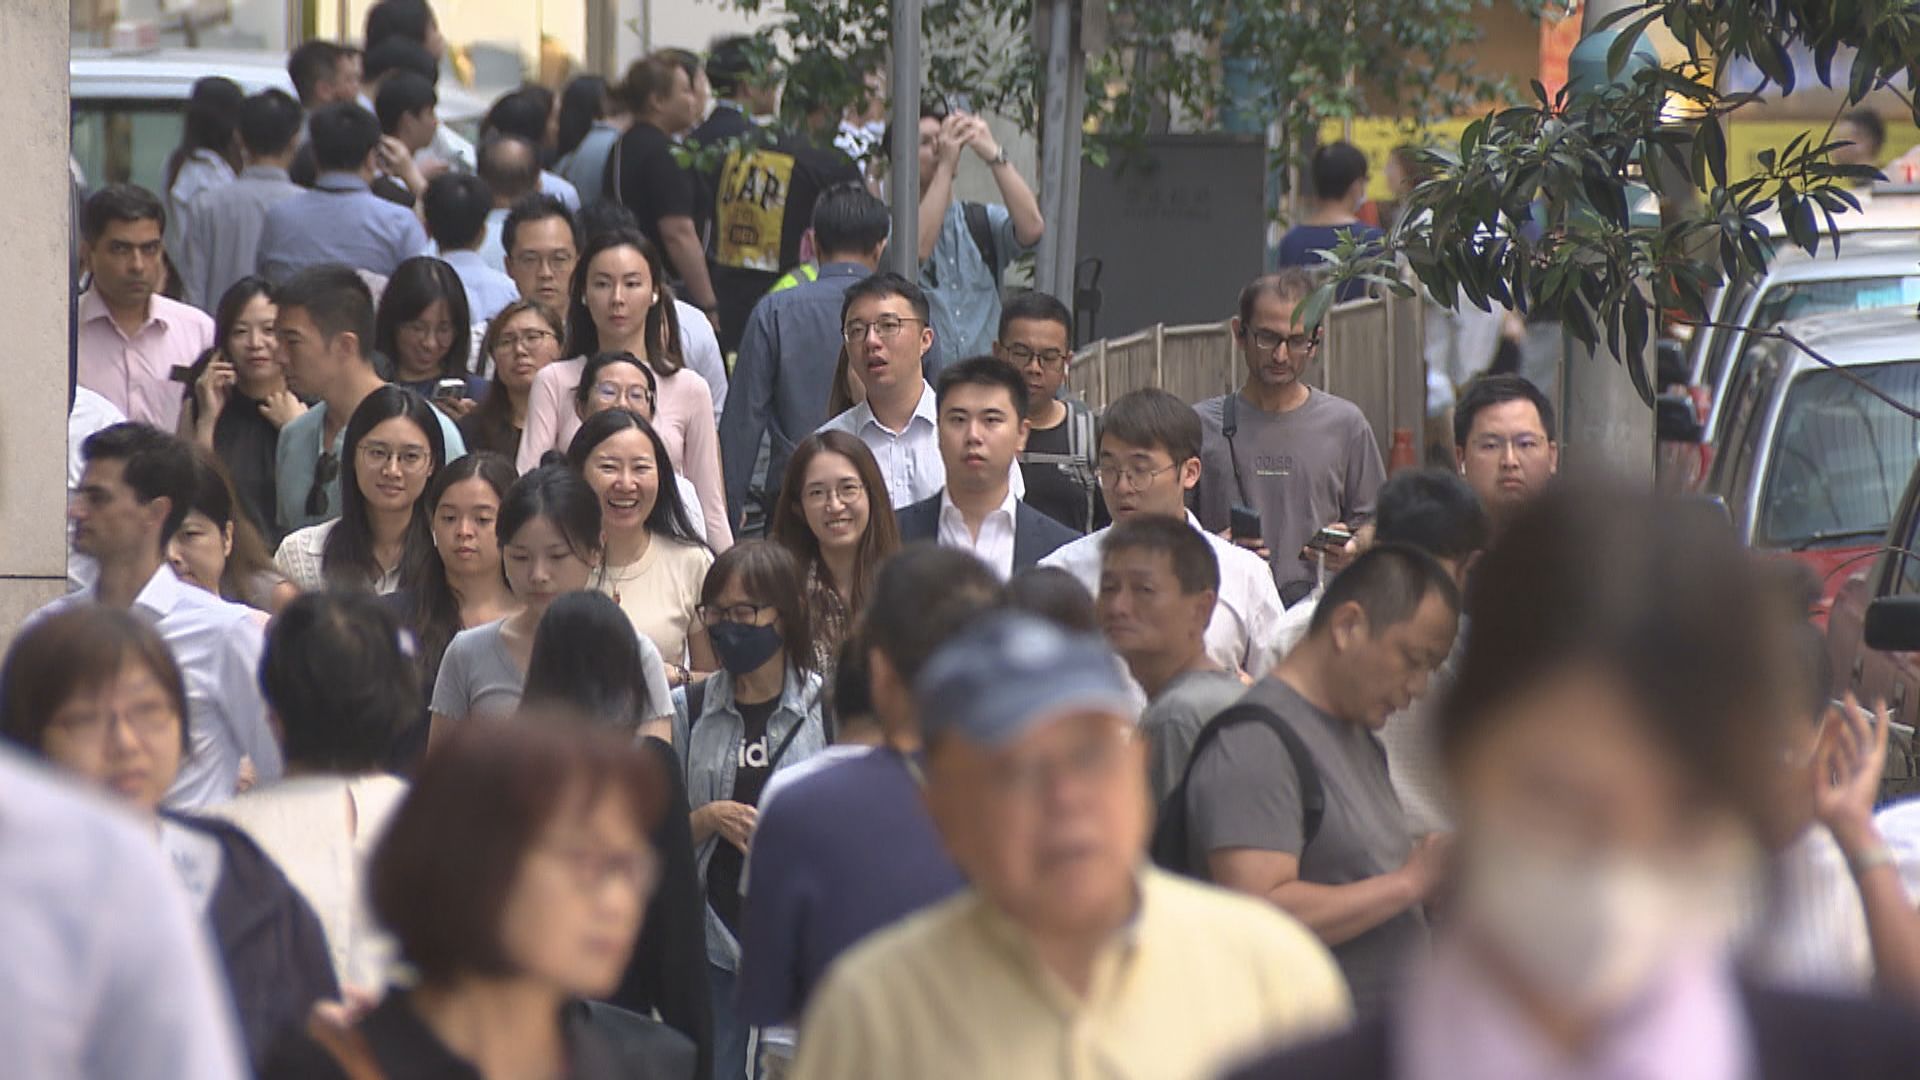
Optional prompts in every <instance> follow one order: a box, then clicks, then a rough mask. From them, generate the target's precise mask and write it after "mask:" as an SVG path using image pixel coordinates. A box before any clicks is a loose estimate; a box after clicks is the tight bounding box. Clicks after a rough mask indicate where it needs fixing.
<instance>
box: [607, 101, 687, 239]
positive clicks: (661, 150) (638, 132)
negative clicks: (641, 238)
mask: <svg viewBox="0 0 1920 1080" xmlns="http://www.w3.org/2000/svg"><path fill="white" fill-rule="evenodd" d="M673 151H674V144H673V140H672V139H671V138H669V137H668V136H667V133H666V132H664V131H661V130H660V129H659V128H657V127H654V126H653V125H652V124H644V123H641V124H635V125H633V127H631V128H629V129H628V130H627V133H626V134H625V135H622V136H621V137H620V146H619V152H618V153H613V154H609V155H607V170H608V175H607V183H606V190H608V191H611V192H614V193H615V194H617V195H618V196H619V198H620V203H621V205H623V206H625V207H626V208H627V209H629V210H631V211H633V216H634V217H635V218H636V219H638V220H639V222H640V231H641V232H642V233H644V234H646V237H647V239H649V240H651V241H653V242H654V244H655V246H657V247H659V248H660V250H661V251H662V252H665V251H666V245H665V244H664V243H663V242H662V241H661V239H660V219H661V218H669V217H684V218H689V219H690V218H692V217H693V212H694V200H693V188H694V184H693V173H691V172H689V171H688V170H686V169H683V168H681V167H680V163H679V162H677V161H675V160H674V159H673ZM615 179H618V181H619V183H618V184H616V183H614V181H615Z"/></svg>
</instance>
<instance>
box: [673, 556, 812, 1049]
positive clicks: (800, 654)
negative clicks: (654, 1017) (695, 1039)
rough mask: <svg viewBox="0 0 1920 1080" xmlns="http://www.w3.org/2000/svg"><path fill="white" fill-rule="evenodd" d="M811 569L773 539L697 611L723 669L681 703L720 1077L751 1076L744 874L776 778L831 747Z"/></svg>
mask: <svg viewBox="0 0 1920 1080" xmlns="http://www.w3.org/2000/svg"><path fill="white" fill-rule="evenodd" d="M802 580H803V578H802V574H801V571H800V565H799V563H798V562H796V561H795V560H794V557H793V555H792V554H791V553H789V552H788V551H787V549H786V548H784V547H781V546H780V545H778V544H775V543H772V542H770V541H764V540H755V541H748V542H746V543H742V544H737V545H735V546H734V547H731V548H729V549H727V550H726V551H725V552H724V553H722V554H721V555H720V557H719V558H717V559H715V560H714V563H713V566H712V568H711V569H709V570H708V571H707V576H706V580H705V582H704V583H703V584H702V586H701V589H700V606H699V609H698V611H697V614H698V616H699V619H700V623H701V625H702V626H704V627H705V629H706V635H707V640H708V641H709V642H710V643H711V644H712V646H713V652H714V656H715V657H716V658H717V659H718V660H719V662H720V670H719V671H717V672H715V673H714V674H713V675H712V676H711V677H709V678H707V679H706V680H705V681H704V682H700V683H696V684H694V685H693V686H692V687H690V688H688V690H687V691H686V694H685V697H684V699H683V700H679V701H676V703H675V714H674V723H673V745H674V746H676V747H679V748H680V751H681V760H682V761H684V762H685V763H686V770H687V802H688V805H689V806H691V807H692V809H693V816H692V821H691V824H692V826H693V843H694V847H695V853H696V855H697V856H698V859H699V863H700V880H701V884H702V886H703V887H704V888H705V890H706V896H707V963H708V965H709V971H708V975H709V976H710V980H709V981H710V982H711V984H712V987H713V1034H714V1064H715V1072H714V1075H716V1076H739V1075H741V1074H742V1073H744V1072H745V1071H746V1054H747V1033H748V1028H747V1026H746V1025H745V1024H744V1023H742V1022H741V1021H740V1020H739V1019H738V1017H737V1015H736V1013H735V1012H734V1008H733V984H734V979H735V973H736V972H737V971H738V970H739V965H740V945H739V941H738V939H737V935H738V933H739V926H740V899H741V889H740V886H741V871H742V869H743V868H744V867H745V865H746V852H747V848H748V846H749V844H750V843H751V841H752V838H753V830H754V825H755V824H756V822H757V820H758V810H757V809H756V807H757V806H758V805H759V802H760V794H761V792H762V791H763V790H765V788H766V784H767V780H768V779H769V778H770V777H771V776H772V775H773V774H774V773H775V772H778V771H780V770H783V769H786V768H790V767H791V766H793V765H795V764H797V763H799V762H802V761H805V760H806V759H807V758H810V757H812V756H813V755H814V754H817V753H819V752H820V751H821V750H822V749H824V748H825V747H826V745H827V733H826V729H825V724H824V722H823V720H822V718H821V712H820V707H821V700H820V699H821V692H820V688H821V684H820V676H819V675H818V674H817V673H815V672H813V671H810V670H808V668H810V667H811V666H812V663H813V638H812V627H811V626H810V624H809V622H808V617H807V602H806V592H805V589H804V588H803V586H802Z"/></svg>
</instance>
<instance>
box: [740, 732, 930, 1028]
mask: <svg viewBox="0 0 1920 1080" xmlns="http://www.w3.org/2000/svg"><path fill="white" fill-rule="evenodd" d="M965 885H966V879H965V878H963V877H962V876H961V874H960V868H959V867H957V866H955V865H954V864H953V860H952V859H950V858H948V857H947V851H946V848H945V847H943V846H942V845H941V842H940V835H939V833H938V832H937V831H935V829H934V826H933V818H932V816H931V815H929V814H928V813H927V808H926V803H925V802H924V801H923V800H922V798H921V796H920V785H919V784H918V783H917V782H916V781H915V780H914V777H913V774H912V773H911V772H910V771H909V770H908V764H907V761H906V759H905V758H904V757H902V756H901V754H900V753H899V752H898V751H896V750H891V749H884V748H882V749H876V750H871V751H868V752H867V753H865V754H862V755H860V756H859V757H855V758H849V759H847V760H845V761H838V762H835V763H834V764H832V765H829V766H827V767H826V768H825V769H823V770H821V771H820V772H818V773H815V774H814V775H812V776H808V777H804V778H802V779H800V780H798V781H796V782H795V783H794V784H793V785H792V786H791V787H787V788H785V789H783V790H781V792H780V793H779V798H777V799H774V800H773V801H772V803H771V804H770V805H769V806H768V807H767V808H766V811H765V813H764V814H762V816H761V818H760V821H759V824H758V825H757V826H755V828H754V833H753V860H752V864H751V865H750V866H749V868H748V879H747V899H746V906H745V909H744V911H743V912H742V915H741V928H740V981H739V987H738V995H739V996H738V1005H739V1009H740V1017H741V1018H742V1019H743V1020H745V1021H746V1022H748V1023H750V1024H760V1025H767V1024H779V1023H784V1022H787V1021H790V1020H793V1019H794V1018H796V1017H798V1016H799V1015H800V1014H801V1012H802V1011H803V1010H804V1009H805V1008H806V1005H807V998H808V996H809V995H810V994H812V992H813V988H814V987H815V986H817V985H819V982H820V978H821V976H822V975H824V974H825V973H826V970H827V967H828V965H830V964H832V963H833V961H834V960H835V959H836V958H838V957H839V955H840V954H841V953H843V952H845V951H846V950H847V949H848V948H850V947H851V946H853V945H854V944H855V943H857V942H859V941H860V940H861V939H862V938H864V937H866V936H867V935H868V934H871V933H873V932H874V931H875V930H879V929H881V928H882V927H885V926H889V925H891V924H893V923H895V922H898V921H899V920H900V919H903V918H905V917H906V916H908V915H911V914H913V913H914V912H916V911H919V910H920V909H921V908H924V907H928V906H930V905H932V904H935V903H938V902H939V901H941V900H944V899H946V898H947V897H949V896H952V895H953V894H954V893H957V892H959V891H960V889H961V888H963V887H964V886H965Z"/></svg>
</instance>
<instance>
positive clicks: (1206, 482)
mask: <svg viewBox="0 0 1920 1080" xmlns="http://www.w3.org/2000/svg"><path fill="white" fill-rule="evenodd" d="M1312 289H1313V280H1312V278H1310V277H1308V276H1307V273H1306V272H1305V271H1304V270H1301V269H1299V268H1297V267H1294V268H1290V269H1287V270H1282V271H1281V272H1279V273H1277V274H1269V275H1267V276H1264V277H1260V278H1256V279H1254V281H1253V282H1252V283H1251V284H1249V285H1248V286H1247V287H1246V288H1245V289H1243V290H1241V293H1240V313H1239V314H1238V315H1237V316H1235V317H1234V320H1233V333H1234V337H1235V339H1236V340H1238V342H1239V343H1240V350H1241V355H1242V356H1243V357H1244V359H1245V361H1246V365H1247V377H1246V381H1245V382H1244V383H1242V384H1241V387H1240V389H1239V390H1237V391H1235V392H1234V393H1232V394H1227V395H1224V396H1222V397H1217V398H1209V399H1207V400H1206V401H1203V402H1201V403H1200V404H1198V405H1196V406H1194V411H1195V412H1197V413H1199V414H1200V423H1201V427H1202V429H1203V432H1204V435H1203V439H1202V444H1201V454H1200V461H1201V472H1200V483H1199V486H1198V487H1196V488H1195V489H1194V491H1195V503H1194V513H1195V516H1197V517H1198V518H1199V519H1200V524H1201V525H1202V526H1203V527H1205V528H1208V529H1211V530H1213V531H1214V532H1220V531H1222V530H1224V529H1226V528H1228V527H1229V525H1230V524H1231V521H1232V518H1231V511H1232V508H1233V507H1235V506H1245V507H1247V508H1248V509H1251V510H1254V511H1256V512H1257V513H1258V514H1259V515H1260V538H1259V545H1260V546H1264V547H1265V549H1266V553H1267V558H1268V561H1269V562H1270V563H1271V564H1272V566H1273V579H1274V584H1275V585H1277V586H1278V587H1279V589H1280V595H1281V598H1282V599H1284V600H1286V601H1287V602H1289V603H1292V602H1293V601H1295V600H1297V599H1299V597H1300V596H1303V595H1305V593H1306V592H1307V591H1308V590H1309V589H1311V588H1312V587H1313V585H1314V583H1315V581H1316V578H1317V577H1318V568H1317V566H1316V564H1315V559H1316V555H1315V553H1314V552H1311V551H1308V550H1307V544H1308V542H1309V541H1311V540H1312V539H1313V537H1314V534H1315V533H1317V532H1319V531H1320V529H1321V527H1323V526H1326V525H1334V524H1338V525H1343V526H1345V527H1346V528H1348V529H1349V530H1353V529H1358V528H1359V527H1360V526H1361V525H1362V524H1364V523H1365V522H1366V520H1367V519H1368V518H1370V517H1371V516H1372V514H1373V504H1374V499H1375V497H1376V496H1377V495H1378V494H1379V491H1380V483H1381V481H1382V480H1383V479H1385V476H1386V470H1385V468H1384V467H1383V466H1382V464H1381V461H1380V446H1379V444H1378V443H1377V442H1375V441H1374V436H1373V427H1372V425H1370V424H1368V423H1367V418H1366V417H1365V416H1364V415H1362V414H1361V412H1360V409H1359V407H1358V406H1356V405H1354V404H1353V403H1352V402H1350V401H1348V400H1346V399H1345V398H1339V397H1335V396H1334V395H1332V394H1328V393H1324V392H1322V391H1319V390H1314V389H1313V388H1311V387H1309V386H1308V385H1307V384H1306V382H1305V381H1303V380H1304V378H1305V376H1306V372H1307V369H1308V368H1309V367H1310V366H1312V364H1313V357H1314V352H1315V350H1317V349H1318V347H1319V340H1318V338H1317V337H1315V336H1310V335H1308V334H1307V332H1306V331H1305V330H1304V329H1302V328H1301V327H1300V326H1299V325H1297V324H1296V323H1295V322H1294V315H1295V312H1296V310H1297V308H1298V306H1299V304H1300V303H1301V302H1302V301H1303V300H1305V299H1306V297H1307V294H1308V293H1309V292H1311V291H1312ZM1236 539H1239V538H1236ZM1246 543H1247V544H1248V545H1249V546H1253V541H1252V540H1251V539H1247V540H1246ZM1353 550H1354V549H1353V548H1352V547H1351V546H1349V547H1347V548H1346V549H1343V550H1335V551H1331V552H1329V553H1328V554H1327V571H1328V573H1329V574H1332V573H1336V572H1338V571H1339V570H1340V568H1341V567H1342V566H1343V565H1345V563H1346V562H1347V561H1348V559H1349V558H1350V557H1351V554H1352V552H1353Z"/></svg>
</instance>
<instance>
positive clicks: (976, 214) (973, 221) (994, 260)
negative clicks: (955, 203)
mask: <svg viewBox="0 0 1920 1080" xmlns="http://www.w3.org/2000/svg"><path fill="white" fill-rule="evenodd" d="M960 211H961V213H963V214H965V215H966V218H967V235H969V236H971V237H973V246H974V247H976V248H979V249H980V257H981V258H982V259H985V260H986V262H987V269H988V270H991V271H993V283H994V284H995V285H996V286H997V285H999V284H1000V250H999V245H997V244H995V243H994V242H993V217H992V216H991V215H990V214H988V213H987V206H986V204H985V203H977V202H965V203H961V204H960Z"/></svg>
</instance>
